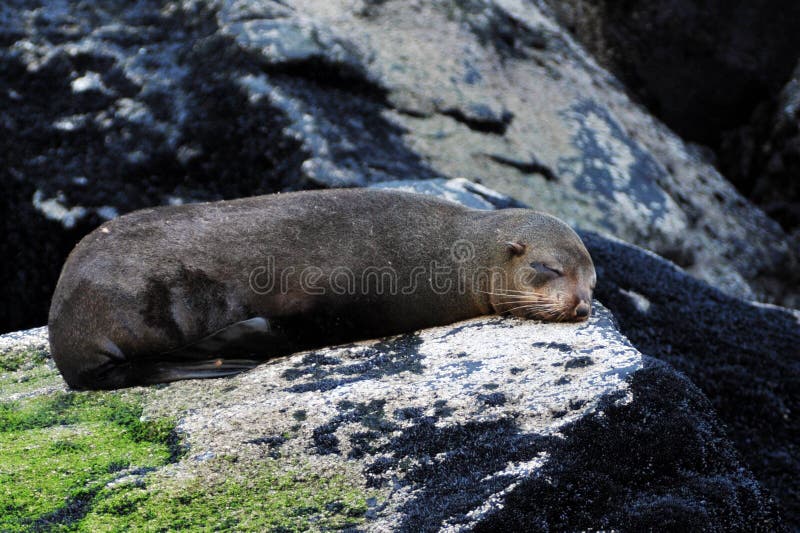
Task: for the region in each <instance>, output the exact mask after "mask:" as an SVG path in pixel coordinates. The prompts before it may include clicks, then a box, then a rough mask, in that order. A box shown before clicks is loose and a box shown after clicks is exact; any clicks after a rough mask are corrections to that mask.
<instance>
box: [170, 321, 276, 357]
mask: <svg viewBox="0 0 800 533" xmlns="http://www.w3.org/2000/svg"><path fill="white" fill-rule="evenodd" d="M272 336H273V335H272V331H271V329H270V325H269V320H267V319H266V318H263V317H260V316H257V317H255V318H250V319H248V320H242V321H241V322H236V323H235V324H231V325H230V326H226V327H224V328H222V329H220V330H217V331H215V332H214V333H212V334H210V335H207V336H206V337H203V338H202V339H200V340H198V341H195V342H193V343H191V344H187V345H185V346H181V347H180V348H178V349H176V350H172V351H170V352H166V353H164V354H162V355H163V356H164V357H167V358H169V359H191V360H198V359H210V358H211V357H214V356H219V355H221V354H227V355H230V354H248V355H252V354H256V353H264V352H266V351H268V349H269V347H268V346H265V345H264V341H266V340H268V339H270V338H271V337H272Z"/></svg>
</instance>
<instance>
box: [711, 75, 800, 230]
mask: <svg viewBox="0 0 800 533" xmlns="http://www.w3.org/2000/svg"><path fill="white" fill-rule="evenodd" d="M721 153H722V155H721V157H722V158H723V159H724V160H725V162H726V168H727V173H728V178H729V179H730V180H731V181H733V182H734V183H735V184H736V186H737V187H739V188H740V189H741V190H742V191H743V193H744V194H745V195H747V196H748V198H750V199H751V200H753V201H754V202H755V203H756V204H757V205H759V206H761V207H762V209H764V211H765V212H766V213H767V214H768V215H770V216H771V217H772V218H774V219H775V220H777V221H778V222H780V224H781V226H783V228H784V229H785V230H786V231H787V232H791V233H792V235H793V237H794V240H795V246H800V179H798V176H800V61H798V63H797V67H796V68H795V70H794V73H793V74H792V77H791V78H790V79H789V81H788V82H787V83H786V85H785V86H784V87H783V89H782V90H781V91H780V93H778V94H777V95H776V96H775V97H773V98H772V99H770V100H769V101H765V102H764V103H763V104H762V105H760V106H759V107H758V108H756V110H755V111H754V112H753V115H752V117H751V119H750V122H749V123H748V124H747V125H745V126H743V127H741V128H739V129H736V130H734V131H731V132H728V133H727V134H726V136H725V137H724V139H723V145H722V149H721Z"/></svg>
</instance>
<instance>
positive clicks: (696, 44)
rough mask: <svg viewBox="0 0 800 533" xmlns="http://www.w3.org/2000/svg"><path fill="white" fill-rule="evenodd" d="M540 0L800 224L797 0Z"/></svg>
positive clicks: (774, 211) (720, 162) (662, 112)
mask: <svg viewBox="0 0 800 533" xmlns="http://www.w3.org/2000/svg"><path fill="white" fill-rule="evenodd" d="M545 1H546V3H547V4H548V5H549V6H550V7H551V8H552V11H553V13H554V15H555V17H556V19H557V20H558V21H559V22H560V23H561V24H562V25H563V26H564V27H565V28H567V29H568V30H569V31H570V33H572V34H573V35H575V36H576V38H577V39H578V40H579V41H580V42H581V43H582V44H583V45H585V46H586V47H587V48H588V50H589V51H590V52H591V53H592V55H593V56H594V57H595V58H596V59H597V60H598V61H599V62H600V63H601V64H602V65H604V66H605V67H607V68H608V69H609V70H610V71H611V72H613V73H614V74H615V75H616V76H618V77H619V78H620V79H621V80H622V81H623V82H624V84H625V87H626V89H627V90H628V91H630V92H631V93H632V94H633V95H635V97H636V98H637V100H639V101H641V102H643V103H644V104H645V105H646V106H647V107H648V109H649V110H651V111H652V112H653V114H654V115H656V116H657V117H659V118H660V119H661V120H663V121H664V122H665V123H666V124H667V125H668V126H669V127H671V128H673V129H674V130H675V131H676V132H677V133H678V134H680V135H681V136H682V137H683V138H685V139H688V140H690V141H693V142H699V143H702V144H704V145H706V146H708V147H710V148H712V149H713V150H714V151H715V152H716V157H715V158H714V160H715V163H716V165H717V166H718V167H719V168H720V169H721V170H722V173H723V174H724V175H725V177H726V178H728V179H729V180H730V181H731V182H733V183H734V184H735V185H736V187H737V188H738V189H739V190H740V191H741V192H742V194H743V195H745V196H746V197H747V198H748V199H750V200H751V201H753V202H754V203H756V205H758V206H760V207H761V208H762V209H764V210H765V211H766V213H767V214H768V215H769V216H771V217H772V218H774V219H775V220H777V221H778V222H779V223H780V224H781V225H782V226H783V228H784V229H785V230H786V231H787V232H792V231H795V230H798V231H800V207H798V205H800V190H798V186H797V183H798V179H797V176H798V173H799V172H800V148H798V140H797V138H798V133H797V132H798V124H800V116H798V114H797V109H798V96H797V94H798V90H799V89H798V81H797V78H798V75H800V71H798V69H799V68H800V66H798V61H799V60H800V32H798V31H797V28H798V26H800V4H798V3H797V2H793V1H786V0H757V1H750V2H737V3H734V4H732V3H731V2H725V1H721V0H713V1H705V2H693V1H687V0H656V1H652V0H651V1H637V0H629V1H625V2H619V1H609V0H557V1H556V0H553V1H551V0H545ZM793 69H794V73H792V71H793ZM787 80H788V81H787ZM794 246H795V247H797V246H800V244H798V243H797V241H795V244H794ZM793 305H795V306H796V305H797V304H796V303H795V304H793Z"/></svg>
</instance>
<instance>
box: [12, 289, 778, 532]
mask: <svg viewBox="0 0 800 533" xmlns="http://www.w3.org/2000/svg"><path fill="white" fill-rule="evenodd" d="M0 361H4V362H6V363H5V364H6V372H4V373H3V374H0V384H2V388H0V390H2V397H1V398H0V442H3V443H4V444H5V445H4V447H2V448H0V449H3V450H4V451H3V452H1V453H2V455H3V457H2V459H3V460H2V461H0V464H2V465H9V466H2V467H0V479H4V483H5V478H8V479H9V481H10V482H11V483H12V486H16V487H17V488H16V490H15V491H6V492H5V493H4V495H0V508H3V509H4V513H3V517H2V518H0V527H1V528H3V529H6V528H8V529H12V530H13V528H14V527H33V528H39V529H45V528H52V527H79V528H87V529H93V528H94V527H97V526H99V525H102V526H103V527H116V528H122V529H125V528H132V527H133V528H136V527H146V528H150V529H168V530H171V529H176V528H189V529H191V528H198V527H203V528H212V529H225V528H232V529H236V530H266V529H281V530H302V529H308V528H314V529H327V528H357V529H358V530H363V531H387V530H391V531H437V530H445V531H465V530H487V531H493V530H494V531H496V530H497V528H508V527H520V526H521V527H523V528H525V529H531V528H533V529H556V530H563V529H569V530H574V529H587V528H608V529H620V528H625V529H641V528H644V529H648V528H653V527H661V528H663V527H668V528H674V529H679V528H682V527H689V528H703V529H758V528H762V529H770V530H775V529H779V528H780V527H781V525H780V521H779V519H778V517H777V516H776V513H775V509H774V506H773V505H772V503H771V502H770V501H769V498H768V496H767V495H766V494H765V493H764V491H763V490H762V489H761V487H760V486H759V484H758V483H757V482H756V481H755V480H754V478H753V477H752V475H751V474H750V472H749V471H748V469H747V468H746V467H745V466H744V465H743V464H742V463H741V462H740V461H739V459H738V455H737V454H736V452H735V450H734V448H733V447H732V445H731V443H730V442H729V441H728V440H727V439H726V437H725V436H724V432H723V430H722V428H721V425H720V423H719V421H718V420H717V419H716V416H715V413H714V410H713V408H712V406H711V404H710V403H709V402H708V400H706V399H705V397H704V396H703V395H702V393H701V392H700V391H699V390H698V389H697V388H696V387H695V386H693V385H692V384H691V383H690V382H689V381H688V380H687V379H686V378H685V377H683V376H682V375H680V374H678V373H677V372H675V371H674V370H672V369H671V368H670V367H669V366H667V365H665V364H663V363H657V362H654V361H652V360H650V359H648V358H646V357H643V356H642V354H641V353H640V352H638V351H637V350H636V349H635V348H633V346H631V344H630V343H629V342H628V341H627V339H626V338H625V337H624V336H622V335H621V334H620V333H619V332H618V330H617V328H616V326H615V322H614V319H613V317H612V315H611V314H610V312H609V311H608V310H607V309H605V308H604V307H603V306H602V305H600V304H599V303H597V302H595V306H594V314H593V316H592V318H591V319H590V320H589V321H588V322H585V323H580V324H552V323H550V324H548V323H537V322H535V321H524V320H519V319H515V318H502V317H483V318H477V319H473V320H469V321H466V322H461V323H458V324H453V325H451V326H445V327H439V328H433V329H429V330H422V331H417V332H409V333H408V334H404V335H399V336H395V337H389V338H384V339H378V340H372V341H364V342H358V343H353V344H348V345H344V346H335V347H330V348H322V349H318V350H313V351H308V352H303V353H298V354H295V355H292V356H289V357H283V358H280V359H276V360H274V361H271V362H269V363H266V364H264V365H261V366H259V367H257V368H255V369H254V370H252V371H249V372H247V373H244V374H240V375H239V376H235V377H232V378H223V379H216V380H206V381H200V380H192V381H183V382H178V383H172V384H168V385H161V386H155V387H147V388H135V389H128V390H121V391H113V392H88V393H80V392H72V391H68V390H66V389H65V388H64V383H63V381H62V380H61V379H60V377H59V376H58V374H57V372H56V371H55V369H54V368H53V365H52V361H51V360H50V359H49V358H48V357H47V353H46V328H39V329H37V330H32V331H28V332H21V333H17V334H9V335H5V336H2V337H0ZM11 361H16V363H13V364H12V363H11ZM104 435H115V436H116V438H115V439H108V438H105V437H104ZM14 443H25V445H24V446H21V445H19V444H14ZM88 443H91V444H88ZM88 446H91V453H90V454H88V455H90V457H91V462H90V464H89V465H87V466H84V464H83V462H85V461H86V460H87V459H86V456H87V454H86V450H87V449H88V448H87V447H88ZM54 448H55V452H53V449H54ZM120 449H122V450H125V451H127V454H128V455H123V456H122V458H116V454H118V451H119V450H120ZM144 451H146V452H147V453H143V452H144ZM78 454H80V455H79V456H78ZM40 463H44V464H45V465H46V467H45V468H44V469H43V470H39V468H42V467H41V466H40ZM62 463H66V464H64V465H63V466H62ZM51 471H52V472H53V474H55V475H54V476H52V477H50V476H48V473H49V472H51ZM53 477H54V478H55V480H54V479H53ZM37 492H42V493H45V494H47V498H42V499H39V500H36V499H35V496H33V495H35V494H36V493H37Z"/></svg>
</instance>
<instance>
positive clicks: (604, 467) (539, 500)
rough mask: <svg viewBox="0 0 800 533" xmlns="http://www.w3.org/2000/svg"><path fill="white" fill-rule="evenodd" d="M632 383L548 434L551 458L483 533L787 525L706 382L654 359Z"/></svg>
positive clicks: (483, 523) (481, 527) (487, 520)
mask: <svg viewBox="0 0 800 533" xmlns="http://www.w3.org/2000/svg"><path fill="white" fill-rule="evenodd" d="M630 387H631V388H630V394H631V399H630V400H627V401H626V400H623V399H622V398H621V397H620V396H617V397H614V396H609V397H607V398H606V399H605V400H604V402H603V403H602V405H600V406H599V407H598V410H597V412H596V413H595V414H593V415H591V416H588V417H585V418H583V419H581V420H579V421H578V422H575V423H573V424H570V425H569V426H568V427H566V428H564V429H563V430H562V434H563V435H564V437H563V438H562V439H551V440H548V441H547V444H546V445H544V446H543V451H545V452H546V453H547V454H548V456H549V458H550V459H549V460H548V461H547V462H546V463H545V464H544V466H543V467H542V468H541V469H540V470H539V471H537V472H536V474H535V475H533V476H531V478H529V479H527V480H525V481H523V482H521V483H520V484H519V485H518V486H517V487H515V488H514V489H512V490H511V492H510V493H509V494H508V495H507V496H506V498H505V505H504V506H503V507H502V508H500V509H497V510H495V511H492V512H490V513H488V514H487V515H486V516H485V517H484V518H483V519H482V520H480V521H479V522H478V524H477V526H476V527H475V529H474V531H477V532H482V531H486V532H489V531H581V530H583V531H586V530H592V531H594V530H622V531H644V530H649V529H652V528H656V529H658V530H660V531H746V530H749V531H780V530H783V526H782V524H781V522H780V520H779V518H778V516H777V514H776V510H775V508H774V506H773V505H772V504H771V503H770V500H769V496H768V495H767V494H766V493H765V492H764V491H763V490H762V489H761V488H760V487H759V485H758V483H757V482H756V481H755V480H754V479H753V477H752V476H751V475H750V474H749V473H748V472H747V471H746V470H744V469H742V468H741V466H740V463H739V458H738V454H737V452H736V450H735V449H734V447H733V446H732V445H731V444H730V442H729V441H728V440H727V438H726V437H725V432H724V430H723V427H722V425H721V424H720V423H719V421H718V420H717V419H716V416H715V413H714V409H713V407H712V406H711V404H710V403H709V402H708V400H707V399H706V398H705V396H703V394H702V392H700V390H698V389H697V387H695V386H694V385H693V384H692V383H691V382H689V380H688V379H686V378H685V377H683V376H681V375H680V374H678V373H676V372H675V371H674V370H672V368H670V367H669V366H668V365H666V364H664V363H661V362H658V361H654V360H647V363H646V366H645V368H644V369H643V370H640V371H638V372H636V374H634V375H633V376H632V377H631V379H630Z"/></svg>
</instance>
